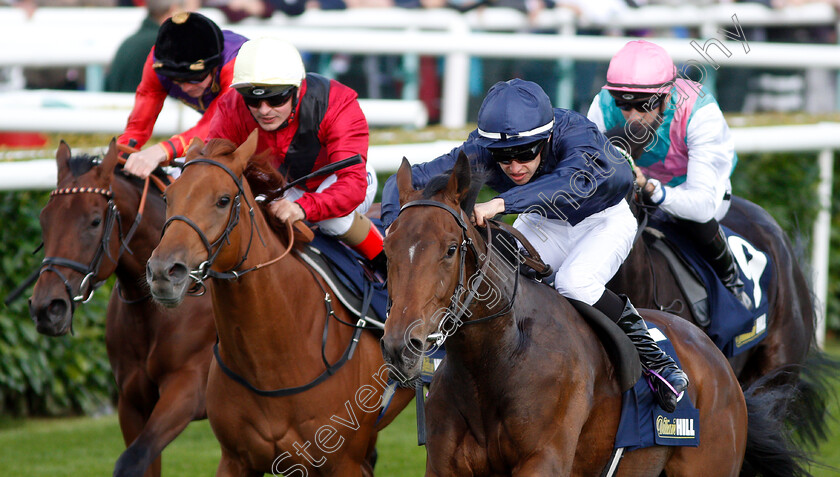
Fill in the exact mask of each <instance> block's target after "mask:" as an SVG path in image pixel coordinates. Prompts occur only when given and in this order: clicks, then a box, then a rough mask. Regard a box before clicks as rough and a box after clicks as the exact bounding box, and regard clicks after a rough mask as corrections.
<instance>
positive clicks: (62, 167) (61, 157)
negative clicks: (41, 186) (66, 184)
mask: <svg viewBox="0 0 840 477" xmlns="http://www.w3.org/2000/svg"><path fill="white" fill-rule="evenodd" d="M70 156H71V154H70V146H69V145H67V143H66V142H64V139H62V140H61V142H60V143H59V144H58V150H57V151H56V152H55V162H56V167H57V169H58V178H57V182H56V184H60V183H61V179H62V178H63V177H64V176H66V175H67V174H68V173H69V172H70Z"/></svg>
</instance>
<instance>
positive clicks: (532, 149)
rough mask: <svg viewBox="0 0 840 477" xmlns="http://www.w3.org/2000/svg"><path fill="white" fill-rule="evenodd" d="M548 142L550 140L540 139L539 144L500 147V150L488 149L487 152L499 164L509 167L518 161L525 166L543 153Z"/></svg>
mask: <svg viewBox="0 0 840 477" xmlns="http://www.w3.org/2000/svg"><path fill="white" fill-rule="evenodd" d="M547 142H548V138H545V139H540V140H539V141H537V142H532V143H530V144H522V145H519V146H511V147H499V148H488V149H487V150H488V151H489V152H490V157H492V158H493V160H494V161H495V162H496V163H497V164H504V165H506V166H507V165H509V164H510V163H511V162H513V161H516V162H518V163H520V164H525V163H526V162H531V161H533V160H534V159H536V158H537V156H538V155H539V154H540V153H541V152H542V150H543V147H545V143H547Z"/></svg>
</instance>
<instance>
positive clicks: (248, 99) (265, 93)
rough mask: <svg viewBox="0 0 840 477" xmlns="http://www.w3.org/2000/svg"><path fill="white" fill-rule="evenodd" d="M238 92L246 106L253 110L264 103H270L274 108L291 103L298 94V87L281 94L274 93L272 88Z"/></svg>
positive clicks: (239, 90) (287, 89)
mask: <svg viewBox="0 0 840 477" xmlns="http://www.w3.org/2000/svg"><path fill="white" fill-rule="evenodd" d="M236 91H238V92H239V94H240V95H242V99H244V100H245V104H247V105H248V106H250V107H252V108H259V107H260V104H262V102H263V101H265V102H266V103H268V105H269V106H271V107H272V108H276V107H277V106H282V105H284V104H286V103H288V102H289V100H290V99H291V98H292V96H294V94H295V93H296V92H297V87H296V86H293V87H291V88H286V89H284V90H282V91H280V92H272V91H271V89H270V88H251V87H249V88H241V89H237V90H236Z"/></svg>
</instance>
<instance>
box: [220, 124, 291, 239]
mask: <svg viewBox="0 0 840 477" xmlns="http://www.w3.org/2000/svg"><path fill="white" fill-rule="evenodd" d="M211 141H212V140H211ZM270 157H271V152H270V151H269V150H265V151H262V152H259V153H257V154H255V155H254V156H253V157H251V159H249V160H248V165H247V166H246V167H245V170H244V171H243V172H242V175H243V176H244V177H245V180H246V181H248V185H249V186H250V187H251V192H252V193H253V194H254V197H256V196H258V195H260V194H263V195H269V194H271V193H272V192H274V191H276V190H277V189H280V188H281V187H283V186H285V185H286V178H285V177H284V176H283V175H282V174H281V173H280V171H278V170H277V169H276V168H275V167H274V166H272V165H271V161H270ZM260 210H261V211H262V213H263V217H265V220H266V222H268V226H269V227H270V228H271V230H272V231H273V232H274V234H275V235H277V237H279V238H280V240H282V241H284V242H287V241H288V236H289V234H288V229H287V228H286V227H287V226H286V224H285V223H283V222H281V221H280V220H278V219H277V218H276V217H275V216H274V214H271V213H270V212H269V211H268V203H262V204H260ZM295 235H296V237H295V245H294V248H295V249H296V250H299V249H302V248H303V246H304V243H305V241H304V240H303V238H302V237H297V235H298V234H297V232H296V233H295Z"/></svg>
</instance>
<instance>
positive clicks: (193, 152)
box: [184, 136, 204, 163]
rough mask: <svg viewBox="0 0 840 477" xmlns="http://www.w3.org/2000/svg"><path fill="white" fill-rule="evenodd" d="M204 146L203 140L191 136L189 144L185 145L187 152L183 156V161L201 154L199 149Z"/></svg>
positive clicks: (185, 161) (188, 160)
mask: <svg viewBox="0 0 840 477" xmlns="http://www.w3.org/2000/svg"><path fill="white" fill-rule="evenodd" d="M203 148H204V141H202V140H201V139H200V138H199V137H198V136H193V138H192V141H190V145H189V146H187V154H186V155H185V157H184V163H187V162H190V161H191V160H193V159H195V158H196V157H198V156H200V155H201V150H202V149H203Z"/></svg>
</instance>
